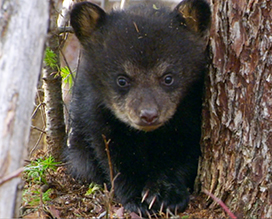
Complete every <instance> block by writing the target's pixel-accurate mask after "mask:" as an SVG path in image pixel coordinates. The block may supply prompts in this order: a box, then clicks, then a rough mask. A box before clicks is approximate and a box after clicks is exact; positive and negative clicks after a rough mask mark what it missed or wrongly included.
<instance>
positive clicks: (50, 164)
mask: <svg viewBox="0 0 272 219" xmlns="http://www.w3.org/2000/svg"><path fill="white" fill-rule="evenodd" d="M59 163H60V162H55V161H54V158H53V157H52V156H49V157H48V158H46V159H44V158H38V159H37V160H34V161H31V163H30V164H28V165H27V166H26V167H25V172H26V173H27V179H29V180H31V181H34V182H38V183H41V182H42V183H46V179H45V173H46V171H47V170H48V169H52V170H55V169H56V165H57V164H59Z"/></svg>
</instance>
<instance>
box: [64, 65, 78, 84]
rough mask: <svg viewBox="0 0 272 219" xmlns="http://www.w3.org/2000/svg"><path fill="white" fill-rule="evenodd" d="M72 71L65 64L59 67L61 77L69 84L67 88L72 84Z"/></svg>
mask: <svg viewBox="0 0 272 219" xmlns="http://www.w3.org/2000/svg"><path fill="white" fill-rule="evenodd" d="M74 76H75V74H74V72H70V70H69V68H68V67H67V66H65V67H63V68H61V77H62V80H63V82H64V83H65V84H69V89H70V88H71V87H72V85H73V79H74Z"/></svg>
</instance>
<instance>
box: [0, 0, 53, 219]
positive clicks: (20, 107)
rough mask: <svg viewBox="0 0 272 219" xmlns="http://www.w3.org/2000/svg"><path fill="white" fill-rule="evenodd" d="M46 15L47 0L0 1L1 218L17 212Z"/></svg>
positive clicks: (45, 29)
mask: <svg viewBox="0 0 272 219" xmlns="http://www.w3.org/2000/svg"><path fill="white" fill-rule="evenodd" d="M48 17H49V13H48V2H47V1H39V0H20V1H14V0H4V1H1V2H0V217H1V218H13V217H18V207H19V204H20V200H21V196H20V188H19V184H20V182H21V179H20V178H19V174H18V171H17V170H18V169H19V168H20V167H22V165H23V160H24V158H25V156H26V149H27V143H28V137H29V127H30V123H31V119H30V117H31V112H32V110H33V101H34V96H35V90H36V85H37V79H38V75H39V73H40V70H41V64H42V57H43V55H42V54H43V49H44V42H45V37H46V31H47V26H48ZM16 171H17V173H16V174H13V173H14V172H16ZM12 174H13V177H12V176H11V175H12ZM7 178H9V180H7V181H5V182H3V179H7Z"/></svg>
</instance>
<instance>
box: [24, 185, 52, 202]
mask: <svg viewBox="0 0 272 219" xmlns="http://www.w3.org/2000/svg"><path fill="white" fill-rule="evenodd" d="M51 191H52V189H48V190H47V191H46V192H43V193H41V192H40V191H38V190H34V191H33V190H31V188H29V189H26V190H24V191H23V195H22V198H23V201H24V202H25V203H27V204H29V205H31V206H36V205H39V203H40V200H41V198H42V201H43V202H47V201H50V200H51V199H50V194H51Z"/></svg>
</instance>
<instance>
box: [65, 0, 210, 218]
mask: <svg viewBox="0 0 272 219" xmlns="http://www.w3.org/2000/svg"><path fill="white" fill-rule="evenodd" d="M210 15H211V12H210V8H209V5H208V4H207V3H206V1H204V0H184V1H182V2H181V3H180V4H178V5H177V6H176V8H174V9H173V10H172V9H170V8H167V7H163V6H162V5H161V4H159V3H157V2H155V3H154V2H152V3H150V2H149V3H148V4H140V5H138V6H133V7H130V8H128V9H127V10H122V11H112V12H111V13H109V14H108V13H105V12H104V10H102V9H101V8H99V7H98V6H96V5H94V4H92V3H90V2H81V3H78V4H75V6H74V8H73V9H72V11H71V25H72V27H73V29H74V31H75V34H76V36H77V38H78V39H79V41H80V43H81V46H82V57H81V61H80V66H79V70H78V73H77V79H76V82H75V85H74V89H73V96H72V101H71V108H70V114H71V124H70V127H71V128H70V132H69V137H68V149H67V152H66V159H67V160H68V169H69V170H70V172H71V174H72V175H73V176H74V177H75V178H77V179H81V180H82V181H85V182H96V183H98V184H103V183H106V184H107V185H108V187H110V186H111V177H110V175H111V172H113V176H117V177H116V178H115V180H114V186H115V196H116V198H117V200H118V201H120V202H121V204H122V205H123V206H124V207H125V208H126V209H128V210H131V211H134V212H138V211H139V210H140V211H141V213H143V214H146V213H147V214H148V213H151V212H158V211H160V210H163V211H164V210H166V209H169V210H170V211H172V212H174V211H183V210H184V209H185V208H186V206H187V204H188V201H189V188H191V189H192V187H193V183H194V179H195V176H196V172H197V165H198V157H199V156H200V145H199V141H200V135H201V105H202V92H203V91H202V90H203V82H204V74H205V71H206V69H207V53H206V51H205V48H206V44H207V33H208V29H209V25H210ZM103 136H104V137H103ZM104 138H106V139H107V140H109V145H108V146H109V152H110V159H111V162H112V168H109V163H108V158H107V153H106V150H105V142H104ZM110 169H112V171H111V170H110Z"/></svg>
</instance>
